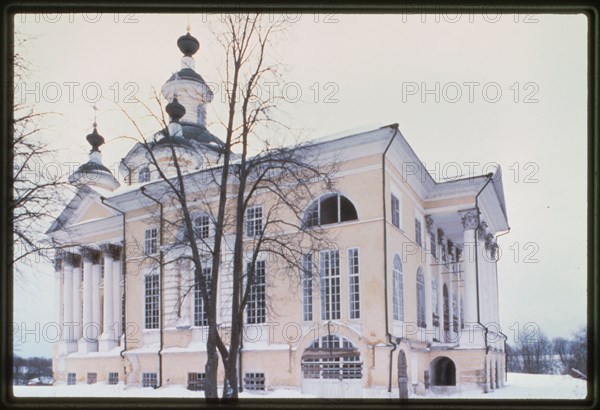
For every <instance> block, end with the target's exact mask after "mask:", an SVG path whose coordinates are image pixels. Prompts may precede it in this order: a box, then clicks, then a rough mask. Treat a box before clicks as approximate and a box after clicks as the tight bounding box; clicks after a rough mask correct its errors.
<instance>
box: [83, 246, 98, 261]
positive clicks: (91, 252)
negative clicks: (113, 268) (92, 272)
mask: <svg viewBox="0 0 600 410" xmlns="http://www.w3.org/2000/svg"><path fill="white" fill-rule="evenodd" d="M81 256H82V257H83V260H84V261H86V262H92V263H93V264H97V263H100V256H101V253H100V251H98V250H96V249H93V248H90V247H86V246H82V247H81Z"/></svg>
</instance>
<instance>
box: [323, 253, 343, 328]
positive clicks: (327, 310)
mask: <svg viewBox="0 0 600 410" xmlns="http://www.w3.org/2000/svg"><path fill="white" fill-rule="evenodd" d="M332 256H334V257H332ZM326 260H327V262H328V263H327V264H326V263H325V261H326ZM333 261H335V262H336V264H334V263H332V262H333ZM319 278H320V282H321V283H320V285H321V286H320V288H321V289H320V290H321V298H320V299H321V320H340V319H341V317H342V307H341V305H342V301H341V294H342V288H341V285H342V284H341V274H340V251H339V249H334V250H326V251H320V252H319Z"/></svg>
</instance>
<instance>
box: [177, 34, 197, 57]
mask: <svg viewBox="0 0 600 410" xmlns="http://www.w3.org/2000/svg"><path fill="white" fill-rule="evenodd" d="M177 47H179V50H181V52H182V53H183V54H184V55H186V56H188V57H191V56H193V55H194V54H196V52H197V51H198V49H199V48H200V42H199V41H198V39H196V37H194V36H192V35H191V34H190V33H186V34H185V35H183V36H181V37H179V38H178V39H177Z"/></svg>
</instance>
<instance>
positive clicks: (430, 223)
mask: <svg viewBox="0 0 600 410" xmlns="http://www.w3.org/2000/svg"><path fill="white" fill-rule="evenodd" d="M425 225H426V226H427V233H429V235H433V234H434V231H433V217H432V216H431V215H425Z"/></svg>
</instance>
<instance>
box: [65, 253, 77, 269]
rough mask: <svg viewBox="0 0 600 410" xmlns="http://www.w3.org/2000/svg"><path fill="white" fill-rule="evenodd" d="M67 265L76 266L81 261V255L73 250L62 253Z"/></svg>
mask: <svg viewBox="0 0 600 410" xmlns="http://www.w3.org/2000/svg"><path fill="white" fill-rule="evenodd" d="M61 257H62V259H63V261H64V263H65V264H66V265H69V266H72V267H74V268H76V267H77V266H79V264H80V263H81V255H78V254H76V253H72V252H63V253H62V255H61Z"/></svg>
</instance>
